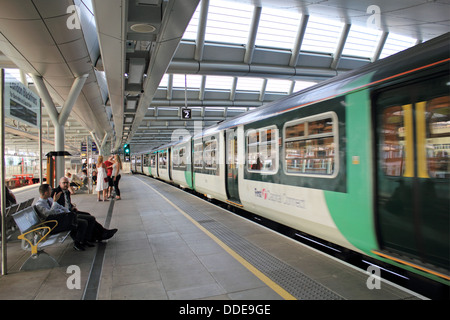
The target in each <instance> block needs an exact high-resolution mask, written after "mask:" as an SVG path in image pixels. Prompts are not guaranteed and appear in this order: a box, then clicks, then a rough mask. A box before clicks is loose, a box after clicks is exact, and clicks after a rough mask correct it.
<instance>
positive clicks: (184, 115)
mask: <svg viewBox="0 0 450 320" xmlns="http://www.w3.org/2000/svg"><path fill="white" fill-rule="evenodd" d="M191 116H192V112H191V109H187V108H184V109H181V118H182V119H190V118H191Z"/></svg>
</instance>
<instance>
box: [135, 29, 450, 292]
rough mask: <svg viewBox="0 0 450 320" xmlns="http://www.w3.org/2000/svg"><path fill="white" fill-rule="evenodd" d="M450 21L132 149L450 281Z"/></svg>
mask: <svg viewBox="0 0 450 320" xmlns="http://www.w3.org/2000/svg"><path fill="white" fill-rule="evenodd" d="M449 40H450V33H447V34H444V35H442V36H440V37H437V38H434V39H431V40H429V41H427V42H424V43H422V44H419V45H417V46H414V47H412V48H410V49H407V50H405V51H402V52H399V53H397V54H395V55H393V56H390V57H387V58H385V59H382V60H378V61H376V62H373V63H369V64H367V65H366V66H363V67H362V68H360V69H357V70H353V71H349V72H348V73H345V74H342V75H338V76H336V77H334V78H332V79H329V80H326V81H323V82H321V83H319V84H317V85H314V86H312V87H309V88H307V89H304V90H302V91H299V92H297V93H294V94H292V95H289V96H286V97H285V98H282V99H280V100H277V101H274V102H271V103H268V104H265V105H263V106H261V107H258V108H257V109H254V110H251V111H249V112H246V113H245V114H242V115H240V116H237V117H235V118H232V119H227V120H225V121H222V122H220V123H218V124H216V125H214V126H212V127H208V128H204V129H203V130H201V132H196V133H195V134H194V135H190V136H185V137H183V138H182V139H180V140H178V141H173V142H171V143H169V144H166V145H163V146H160V147H158V148H153V149H151V150H147V151H145V152H139V153H135V154H133V155H132V157H133V159H135V161H134V164H133V168H132V171H135V172H139V173H142V174H145V175H148V176H152V177H155V178H158V179H161V180H164V181H167V182H170V183H172V184H174V185H177V186H180V187H182V188H186V189H191V190H193V191H195V192H198V193H201V194H204V195H206V196H207V197H208V198H211V199H217V200H218V201H221V202H224V203H228V204H230V205H232V206H235V207H238V208H242V209H244V210H246V211H248V212H252V213H255V214H257V215H258V216H261V217H264V218H265V219H269V220H270V221H274V222H276V223H279V224H281V225H284V226H287V227H289V228H292V229H293V230H299V231H301V232H303V233H305V234H308V235H312V236H314V237H317V238H319V239H323V240H324V241H326V242H328V243H332V244H336V245H338V246H340V247H342V248H346V249H348V250H351V251H353V252H358V253H361V254H363V255H365V256H370V257H372V258H374V259H378V260H381V261H383V262H385V263H389V264H392V265H395V266H396V267H400V268H403V269H404V270H408V272H414V273H417V274H420V275H422V276H424V277H426V278H431V279H433V280H434V281H438V282H440V283H443V284H445V285H447V286H448V285H449V284H450V277H449V270H450V267H449V266H450V263H449V254H450V246H449V245H450V238H449V227H450V221H449V216H450V208H449V204H450V199H449V195H450V192H449V191H450V190H449V189H450V88H449V86H450V77H449V70H450V57H449V56H450V55H449V48H450V46H449V43H450V41H449Z"/></svg>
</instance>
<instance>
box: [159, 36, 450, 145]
mask: <svg viewBox="0 0 450 320" xmlns="http://www.w3.org/2000/svg"><path fill="white" fill-rule="evenodd" d="M449 43H450V32H448V33H446V34H444V35H442V36H439V37H436V38H434V39H431V40H429V41H427V42H424V43H422V44H419V45H417V46H414V47H412V48H410V49H407V50H404V51H401V52H399V53H397V54H395V55H392V56H389V57H387V58H384V59H381V60H378V61H376V62H373V63H370V64H367V65H366V66H363V67H361V68H358V69H356V70H352V71H349V72H347V73H345V74H342V75H338V76H336V77H333V78H331V79H328V80H325V81H323V82H321V83H318V84H316V85H314V86H311V87H309V88H306V89H304V90H301V91H299V92H296V93H294V94H292V95H289V96H287V97H284V98H282V99H279V100H276V101H273V102H270V103H267V104H265V105H263V106H261V107H258V108H257V109H255V110H252V111H249V112H246V113H245V114H242V115H239V116H236V117H234V118H231V119H227V120H225V121H223V122H221V123H218V124H216V125H214V126H211V127H208V128H205V129H203V130H202V132H199V133H197V134H196V135H194V136H193V139H196V138H200V137H203V136H208V135H210V134H214V133H216V132H218V131H222V130H226V129H230V128H234V127H237V126H240V125H243V124H247V123H251V122H254V121H260V120H264V119H267V118H270V117H273V116H275V115H278V114H280V113H284V112H287V111H290V110H292V109H296V108H301V107H302V106H305V105H308V104H311V103H313V102H316V101H321V100H327V99H330V98H332V97H336V96H339V95H342V94H345V93H348V92H351V91H354V90H358V89H361V88H364V87H367V86H371V85H374V84H377V83H380V82H382V81H383V80H385V79H391V78H393V77H396V76H400V75H402V74H404V73H405V72H407V71H409V70H413V69H417V68H420V67H422V66H424V65H429V64H432V63H434V62H439V61H444V60H446V61H447V62H448V60H449V56H450V54H449V53H450V45H449ZM369 74H370V81H369V82H367V83H366V84H364V85H360V84H359V85H356V83H358V82H357V80H358V79H361V78H362V77H364V76H366V75H369ZM182 142H185V140H184V141H176V142H172V143H169V144H166V145H163V146H160V147H157V148H154V149H152V150H151V151H156V150H160V149H164V148H167V147H170V146H172V145H176V144H178V143H182Z"/></svg>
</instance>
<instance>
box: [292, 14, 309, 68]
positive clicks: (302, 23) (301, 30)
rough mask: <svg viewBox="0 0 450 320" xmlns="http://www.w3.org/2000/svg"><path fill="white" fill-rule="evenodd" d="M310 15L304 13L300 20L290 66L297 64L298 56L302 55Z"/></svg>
mask: <svg viewBox="0 0 450 320" xmlns="http://www.w3.org/2000/svg"><path fill="white" fill-rule="evenodd" d="M308 20H309V15H307V14H304V15H302V18H301V20H300V24H299V26H298V30H297V35H296V37H295V43H294V47H293V48H292V54H291V58H290V59H289V66H290V67H294V66H296V65H297V62H298V58H299V56H300V48H301V47H302V43H303V37H304V36H305V31H306V26H307V25H308Z"/></svg>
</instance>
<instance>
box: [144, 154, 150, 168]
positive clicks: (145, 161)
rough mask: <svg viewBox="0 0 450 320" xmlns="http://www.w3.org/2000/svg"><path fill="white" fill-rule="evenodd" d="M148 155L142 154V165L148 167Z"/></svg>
mask: <svg viewBox="0 0 450 320" xmlns="http://www.w3.org/2000/svg"><path fill="white" fill-rule="evenodd" d="M148 159H149V155H148V154H144V167H148V166H149V161H148Z"/></svg>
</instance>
